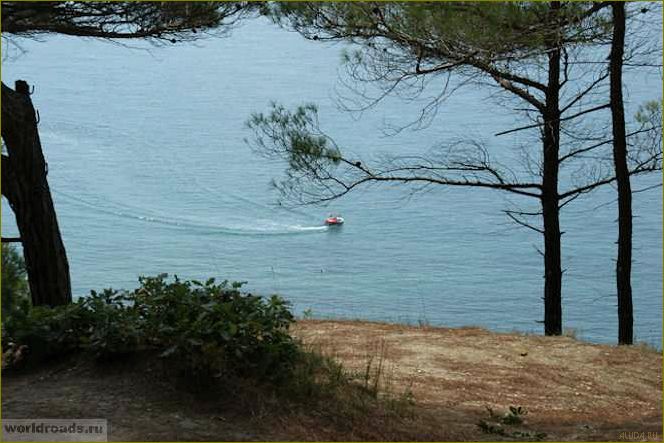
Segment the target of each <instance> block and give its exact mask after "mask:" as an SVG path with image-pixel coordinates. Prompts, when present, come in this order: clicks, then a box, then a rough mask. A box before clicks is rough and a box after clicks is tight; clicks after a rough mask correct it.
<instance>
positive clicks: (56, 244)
mask: <svg viewBox="0 0 664 443" xmlns="http://www.w3.org/2000/svg"><path fill="white" fill-rule="evenodd" d="M2 138H3V140H4V142H5V146H6V148H7V153H8V155H3V156H2V174H1V177H2V195H4V196H5V197H6V198H7V201H8V202H9V205H10V206H11V208H12V210H13V211H14V214H15V216H16V224H17V225H18V229H19V232H20V233H21V240H22V243H23V254H24V257H25V265H26V269H27V273H28V282H29V284H30V294H31V297H32V303H33V305H48V306H55V305H63V304H67V303H71V284H70V281H69V264H68V262H67V254H66V253H65V248H64V244H63V243H62V237H61V236H60V229H59V227H58V221H57V218H56V215H55V208H54V206H53V200H52V199H51V192H50V190H49V187H48V182H47V180H46V174H47V165H46V161H45V160H44V154H43V153H42V149H41V143H40V141H39V133H38V130H37V118H36V115H35V109H34V107H33V105H32V101H31V100H30V93H29V88H28V84H27V83H26V82H24V81H17V82H16V90H15V91H14V90H12V89H11V88H9V87H8V86H6V85H5V84H4V83H2Z"/></svg>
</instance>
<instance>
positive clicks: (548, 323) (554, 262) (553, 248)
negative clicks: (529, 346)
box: [541, 2, 562, 335]
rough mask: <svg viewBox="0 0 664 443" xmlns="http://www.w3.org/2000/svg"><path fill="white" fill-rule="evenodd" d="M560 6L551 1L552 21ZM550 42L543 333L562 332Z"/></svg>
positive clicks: (555, 60)
mask: <svg viewBox="0 0 664 443" xmlns="http://www.w3.org/2000/svg"><path fill="white" fill-rule="evenodd" d="M559 8H560V3H559V2H552V3H551V12H552V16H553V20H556V15H557V14H556V12H557V10H558V9H559ZM556 40H557V39H555V40H554V41H551V42H550V44H549V46H550V48H551V49H550V50H549V53H548V57H549V78H548V84H547V91H546V109H545V110H544V113H543V115H544V128H543V132H542V144H543V149H544V156H543V165H542V166H543V167H542V197H541V201H542V219H543V227H544V334H545V335H560V334H562V305H561V303H562V269H561V246H560V236H561V234H560V210H559V208H558V202H559V195H558V169H559V162H558V152H559V150H560V109H559V94H560V46H559V43H558V41H556Z"/></svg>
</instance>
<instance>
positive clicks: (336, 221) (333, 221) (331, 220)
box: [325, 215, 344, 226]
mask: <svg viewBox="0 0 664 443" xmlns="http://www.w3.org/2000/svg"><path fill="white" fill-rule="evenodd" d="M343 223H344V219H343V217H341V216H338V215H330V216H329V217H328V218H326V219H325V224H326V225H328V226H334V225H343Z"/></svg>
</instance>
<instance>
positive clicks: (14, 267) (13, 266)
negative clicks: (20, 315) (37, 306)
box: [2, 243, 30, 319]
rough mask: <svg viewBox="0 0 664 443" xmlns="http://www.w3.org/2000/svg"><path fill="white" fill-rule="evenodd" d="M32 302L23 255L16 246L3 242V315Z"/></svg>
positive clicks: (25, 306) (5, 315)
mask: <svg viewBox="0 0 664 443" xmlns="http://www.w3.org/2000/svg"><path fill="white" fill-rule="evenodd" d="M29 304H30V293H29V290H28V279H27V276H26V270H25V262H24V261H23V257H22V256H21V254H19V252H18V251H17V250H16V248H15V247H14V246H12V245H11V244H8V243H3V244H2V317H3V319H4V318H6V317H7V316H9V315H10V314H11V312H12V311H13V310H14V309H23V310H24V309H27V305H29Z"/></svg>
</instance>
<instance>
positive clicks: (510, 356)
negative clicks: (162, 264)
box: [2, 320, 662, 441]
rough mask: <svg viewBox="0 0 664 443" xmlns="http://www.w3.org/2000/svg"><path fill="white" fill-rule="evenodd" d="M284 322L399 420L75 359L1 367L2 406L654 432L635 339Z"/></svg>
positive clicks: (645, 367) (85, 413) (647, 379)
mask: <svg viewBox="0 0 664 443" xmlns="http://www.w3.org/2000/svg"><path fill="white" fill-rule="evenodd" d="M294 332H295V335H296V336H297V337H299V338H300V339H301V340H303V341H304V343H305V344H307V345H308V346H310V347H312V348H314V349H319V350H320V351H321V352H323V353H325V354H327V355H330V356H332V357H334V358H336V359H338V360H339V361H341V362H342V363H343V365H344V367H346V368H347V369H348V370H350V371H353V372H355V373H357V374H358V375H359V378H360V379H362V374H366V373H367V372H368V373H369V374H370V375H371V377H372V380H375V378H376V377H375V375H376V373H380V377H379V384H380V391H381V392H382V393H383V395H385V396H387V397H389V398H394V399H404V398H408V397H410V396H412V398H413V400H414V403H413V405H412V406H411V407H410V409H409V413H408V418H406V419H403V420H401V419H399V420H396V421H395V420H394V419H392V418H390V417H386V416H382V415H372V416H369V417H367V418H366V419H365V420H364V421H358V422H354V423H351V424H349V423H343V422H339V421H337V420H334V419H330V418H329V417H326V416H323V415H320V414H318V413H317V412H316V411H311V412H309V413H308V412H306V411H305V412H302V411H298V412H293V411H287V412H284V413H283V414H282V413H279V412H278V411H275V410H274V409H273V410H269V409H261V408H259V409H256V410H253V409H252V408H251V406H249V407H244V408H242V409H241V411H242V412H241V413H240V412H238V411H240V409H238V408H237V407H235V405H236V403H237V402H240V401H245V400H246V399H244V400H243V399H237V398H232V397H227V398H220V397H216V396H215V395H214V394H213V393H209V395H206V396H203V397H204V398H201V395H200V394H196V395H195V394H192V393H188V392H186V391H183V390H182V389H178V388H177V387H176V386H173V384H172V382H169V381H168V380H165V379H164V378H163V377H160V376H159V371H160V370H159V368H158V367H156V366H151V365H146V364H142V363H135V362H125V363H123V364H120V365H117V364H115V365H113V366H112V367H102V368H99V367H98V366H91V365H90V364H88V363H84V362H82V361H79V360H67V361H65V362H60V363H56V364H52V365H49V366H48V367H42V368H39V369H37V370H31V371H20V372H16V373H7V374H3V377H2V416H3V418H106V419H108V423H109V428H110V433H109V440H110V441H222V440H226V441H268V440H277V441H307V440H342V441H355V440H379V441H385V440H434V441H477V440H490V441H495V440H506V439H508V440H509V439H512V440H519V439H521V438H518V437H515V436H514V435H512V434H511V432H513V431H514V430H516V431H518V432H524V433H527V434H522V435H525V436H526V437H523V438H528V436H530V437H532V436H534V435H536V434H540V433H545V434H546V437H544V439H545V440H554V441H571V440H577V441H591V440H592V441H596V440H599V441H655V440H656V441H661V440H662V358H661V354H659V353H657V352H656V351H653V350H651V349H647V348H645V347H642V346H634V347H617V346H606V345H595V344H589V343H584V342H579V341H576V340H574V339H572V338H568V337H556V338H551V337H547V338H544V337H539V336H531V335H519V334H496V333H491V332H488V331H485V330H482V329H477V328H461V329H445V328H419V327H409V326H401V325H390V324H379V323H368V322H353V321H316V320H306V321H300V322H298V324H297V325H296V327H295V330H294ZM367 368H369V369H368V370H367ZM379 368H380V369H379ZM371 383H373V381H372V382H371ZM407 394H408V395H407ZM247 404H251V402H248V403H247ZM277 404H278V399H277ZM510 406H515V407H516V406H521V407H523V408H525V409H526V410H527V411H528V413H527V415H525V416H524V419H525V421H524V423H522V424H520V425H517V426H505V427H504V430H505V431H507V434H503V435H501V434H496V433H486V432H483V431H482V430H480V429H479V428H478V426H477V424H478V422H479V421H480V420H488V419H489V418H490V417H489V412H488V410H487V408H491V409H492V410H493V411H495V413H496V414H498V413H500V414H502V413H503V412H505V411H506V410H507V409H508V408H509V407H510Z"/></svg>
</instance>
